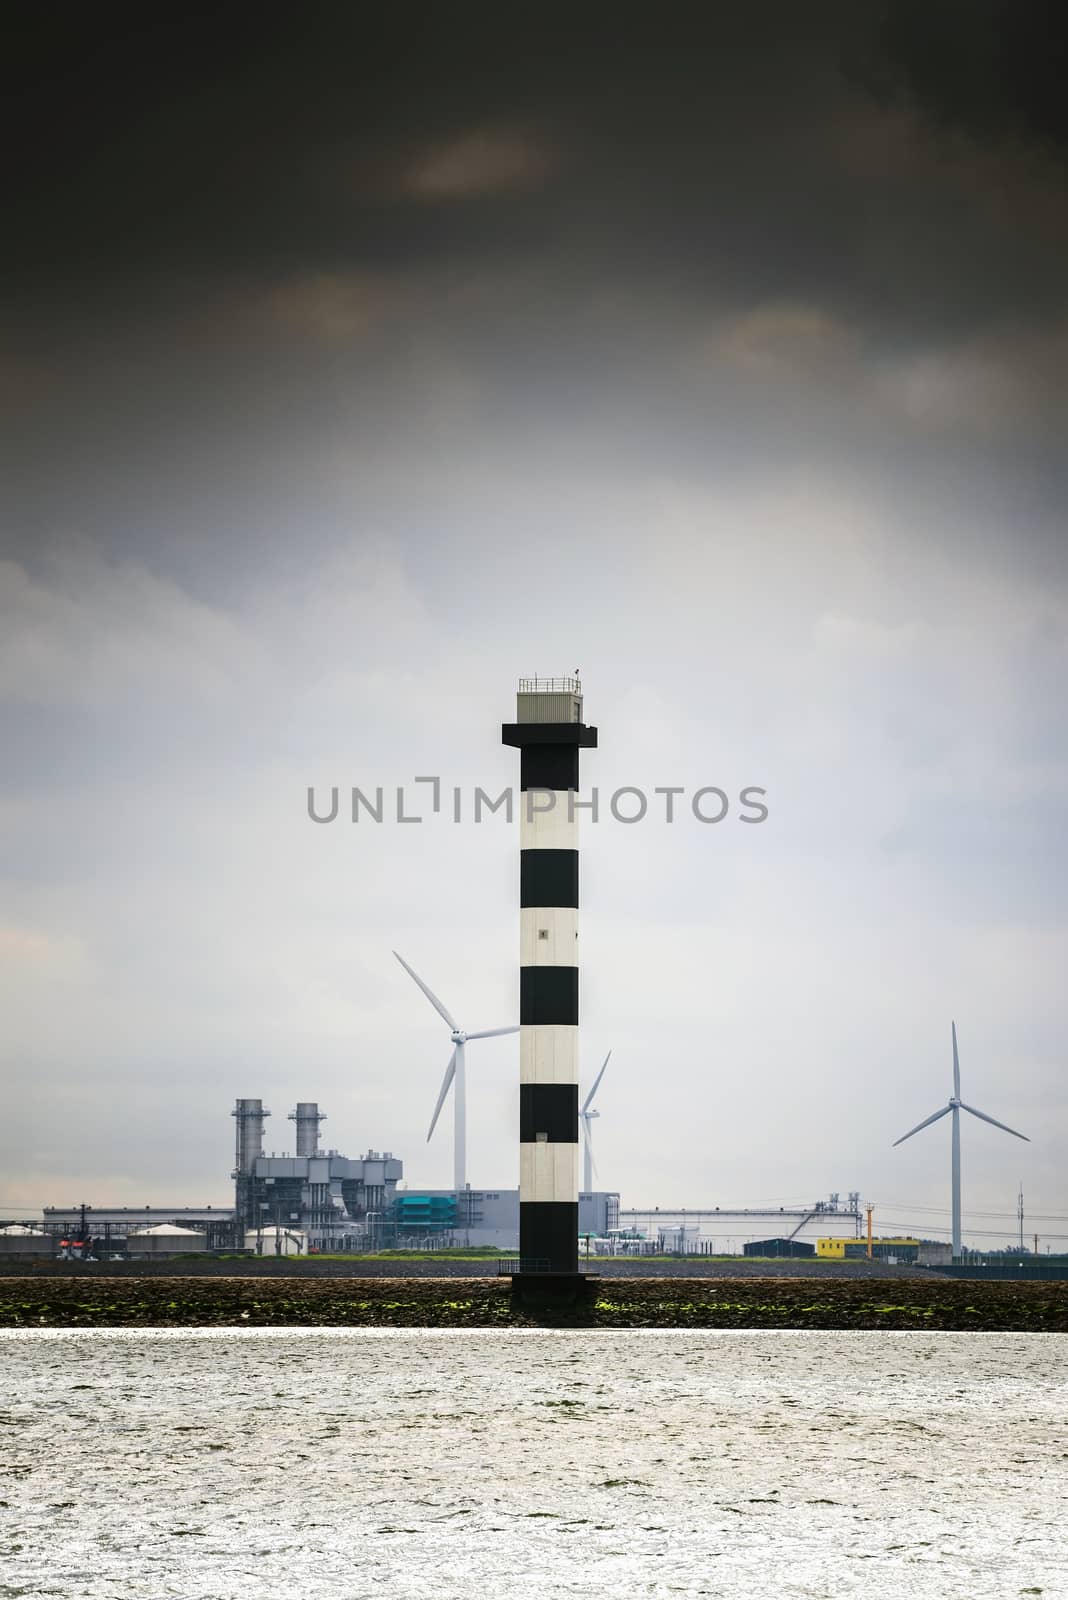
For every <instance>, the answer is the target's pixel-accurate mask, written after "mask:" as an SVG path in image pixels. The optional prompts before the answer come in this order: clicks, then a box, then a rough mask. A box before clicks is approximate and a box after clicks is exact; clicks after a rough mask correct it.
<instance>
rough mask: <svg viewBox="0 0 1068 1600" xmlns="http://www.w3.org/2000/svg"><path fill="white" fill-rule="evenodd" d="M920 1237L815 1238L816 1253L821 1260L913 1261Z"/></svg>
mask: <svg viewBox="0 0 1068 1600" xmlns="http://www.w3.org/2000/svg"><path fill="white" fill-rule="evenodd" d="M923 1242H924V1241H923V1240H921V1239H911V1238H908V1239H906V1238H897V1239H872V1240H871V1248H870V1251H869V1241H868V1240H867V1239H841V1238H839V1239H817V1240H816V1254H817V1256H819V1258H820V1260H821V1261H866V1260H868V1259H871V1260H872V1261H915V1260H916V1258H917V1256H918V1255H919V1253H920V1246H921V1244H922V1243H923Z"/></svg>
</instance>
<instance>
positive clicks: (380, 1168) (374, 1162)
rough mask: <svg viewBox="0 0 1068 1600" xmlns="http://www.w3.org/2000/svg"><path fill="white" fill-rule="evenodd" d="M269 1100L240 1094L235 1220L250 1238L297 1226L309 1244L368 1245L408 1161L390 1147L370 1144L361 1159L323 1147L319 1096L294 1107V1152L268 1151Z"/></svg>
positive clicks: (235, 1114) (329, 1246)
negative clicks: (379, 1148)
mask: <svg viewBox="0 0 1068 1600" xmlns="http://www.w3.org/2000/svg"><path fill="white" fill-rule="evenodd" d="M270 1114H271V1113H270V1111H268V1110H267V1108H266V1107H265V1106H264V1104H263V1101H262V1100H258V1099H256V1100H252V1099H245V1100H238V1102H237V1104H236V1105H235V1107H234V1109H233V1111H232V1112H231V1116H233V1117H234V1119H235V1122H236V1143H235V1160H234V1170H233V1174H232V1175H233V1179H234V1225H235V1230H236V1232H237V1233H238V1234H239V1235H240V1237H241V1242H242V1244H244V1241H245V1239H246V1237H247V1236H248V1234H249V1233H260V1232H262V1230H263V1229H264V1228H280V1229H283V1230H287V1231H290V1232H297V1233H300V1234H302V1235H304V1236H305V1237H306V1239H307V1247H308V1249H309V1250H313V1251H319V1250H352V1249H355V1248H358V1247H362V1246H365V1245H366V1244H367V1242H368V1236H369V1233H370V1232H371V1230H372V1229H373V1226H374V1224H375V1222H376V1221H381V1219H382V1217H383V1215H384V1213H386V1212H388V1211H390V1210H391V1208H392V1206H393V1201H394V1196H395V1194H396V1189H397V1183H398V1181H399V1180H400V1178H401V1177H402V1176H403V1172H404V1167H403V1165H402V1163H401V1162H400V1161H398V1160H397V1158H396V1157H395V1156H394V1155H392V1154H391V1153H390V1152H389V1151H388V1150H386V1151H384V1152H382V1153H379V1152H378V1151H377V1150H368V1152H367V1154H366V1155H363V1156H359V1157H357V1158H356V1159H350V1158H349V1157H348V1156H343V1155H341V1153H340V1152H339V1151H337V1150H326V1151H320V1149H319V1124H320V1123H321V1122H323V1121H325V1119H326V1118H325V1113H324V1112H322V1111H320V1110H319V1107H318V1104H317V1102H315V1101H314V1100H302V1101H300V1102H299V1103H298V1105H297V1107H296V1110H295V1111H292V1112H290V1121H291V1122H293V1123H295V1125H296V1141H295V1143H296V1154H295V1155H273V1154H272V1155H264V1153H263V1123H264V1118H265V1117H269V1116H270Z"/></svg>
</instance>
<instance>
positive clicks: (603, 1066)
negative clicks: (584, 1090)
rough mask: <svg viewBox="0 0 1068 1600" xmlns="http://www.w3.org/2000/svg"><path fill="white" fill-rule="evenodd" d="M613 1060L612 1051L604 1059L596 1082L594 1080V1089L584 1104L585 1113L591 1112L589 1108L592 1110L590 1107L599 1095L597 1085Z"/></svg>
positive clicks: (595, 1079)
mask: <svg viewBox="0 0 1068 1600" xmlns="http://www.w3.org/2000/svg"><path fill="white" fill-rule="evenodd" d="M611 1059H612V1052H611V1050H609V1052H608V1054H607V1055H606V1056H605V1058H604V1061H603V1062H602V1063H601V1070H600V1072H599V1073H598V1074H597V1076H596V1078H594V1080H593V1088H592V1089H591V1090H590V1092H589V1094H588V1095H587V1096H586V1098H585V1100H584V1101H583V1102H582V1109H583V1111H588V1110H589V1108H590V1106H591V1104H592V1102H593V1097H594V1095H595V1094H596V1093H597V1085H598V1084H599V1083H600V1081H601V1079H602V1078H603V1077H604V1069H605V1067H607V1065H608V1063H609V1061H610V1060H611Z"/></svg>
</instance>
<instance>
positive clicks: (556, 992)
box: [519, 967, 579, 1026]
mask: <svg viewBox="0 0 1068 1600" xmlns="http://www.w3.org/2000/svg"><path fill="white" fill-rule="evenodd" d="M578 1004H579V994H578V967H520V969H519V1021H520V1023H525V1024H527V1025H528V1026H529V1025H531V1024H534V1023H538V1022H562V1023H570V1024H571V1025H572V1026H576V1025H577V1024H578Z"/></svg>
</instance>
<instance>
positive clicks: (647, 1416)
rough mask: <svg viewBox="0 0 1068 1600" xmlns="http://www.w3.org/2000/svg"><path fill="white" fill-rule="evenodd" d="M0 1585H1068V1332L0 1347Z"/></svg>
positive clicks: (475, 1593)
mask: <svg viewBox="0 0 1068 1600" xmlns="http://www.w3.org/2000/svg"><path fill="white" fill-rule="evenodd" d="M0 1363H2V1371H3V1378H4V1381H3V1390H2V1394H0V1408H2V1411H0V1451H2V1463H0V1467H2V1472H3V1478H2V1481H0V1497H2V1499H0V1516H2V1518H3V1522H2V1524H0V1526H2V1528H3V1533H2V1535H0V1596H16V1595H19V1596H35V1595H54V1596H67V1597H74V1596H78V1597H82V1596H88V1597H94V1600H99V1597H107V1600H127V1597H129V1600H142V1597H145V1600H164V1597H166V1596H182V1597H187V1600H230V1597H234V1600H237V1597H240V1600H276V1597H277V1600H282V1597H285V1600H312V1597H322V1600H359V1597H363V1596H367V1597H371V1596H374V1597H376V1600H381V1597H383V1596H388V1597H390V1600H417V1597H421V1596H434V1597H435V1600H451V1597H454V1596H455V1597H464V1600H468V1597H471V1600H476V1597H477V1600H482V1597H487V1600H498V1597H511V1596H531V1597H534V1596H537V1597H538V1600H543V1597H559V1596H577V1595H612V1596H615V1595H620V1596H622V1595H628V1596H629V1595H654V1596H670V1595H713V1596H723V1597H725V1600H726V1597H730V1600H735V1597H740V1596H750V1595H752V1596H759V1597H761V1600H779V1597H782V1596H840V1595H852V1594H856V1595H858V1596H860V1595H863V1596H873V1595H874V1596H880V1597H882V1596H886V1597H887V1600H898V1597H901V1600H904V1597H908V1596H921V1595H922V1596H924V1597H925V1600H949V1597H954V1600H955V1597H957V1596H959V1597H960V1600H978V1597H985V1596H998V1597H1006V1596H1016V1595H1021V1594H1036V1593H1039V1592H1041V1593H1042V1594H1043V1595H1045V1596H1047V1597H1051V1596H1053V1597H1062V1596H1068V1534H1066V1529H1068V1335H1057V1334H1050V1335H1026V1334H1025V1335H1000V1334H987V1335H984V1334H946V1333H943V1334H937V1335H935V1334H932V1335H928V1334H908V1333H906V1334H877V1333H873V1334H868V1333H854V1334H818V1333H778V1332H769V1333H757V1332H754V1333H737V1332H729V1333H717V1332H707V1333H671V1332H655V1333H653V1332H646V1333H642V1332H634V1333H625V1332H620V1333H570V1332H569V1333H540V1332H492V1331H491V1332H470V1333H456V1332H448V1333H434V1332H425V1331H422V1330H411V1331H408V1330H405V1331H394V1330H373V1331H370V1330H364V1331H359V1332H337V1331H334V1330H324V1331H321V1332H320V1331H317V1330H292V1331H286V1330H282V1329H269V1330H254V1331H249V1332H233V1333H227V1332H220V1331H216V1330H211V1331H210V1332H208V1331H204V1332H200V1331H178V1332H171V1331H159V1332H152V1331H122V1332H107V1333H95V1334H87V1333H50V1332H41V1333H15V1334H7V1335H4V1336H2V1337H0Z"/></svg>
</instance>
